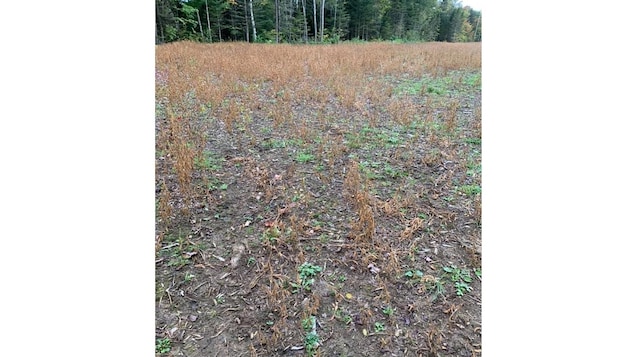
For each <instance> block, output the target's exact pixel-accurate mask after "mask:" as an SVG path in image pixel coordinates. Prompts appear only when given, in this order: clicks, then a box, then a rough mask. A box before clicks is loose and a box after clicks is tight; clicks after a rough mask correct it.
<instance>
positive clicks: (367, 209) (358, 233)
mask: <svg viewBox="0 0 635 357" xmlns="http://www.w3.org/2000/svg"><path fill="white" fill-rule="evenodd" d="M346 171H347V172H346V177H345V179H344V187H345V190H346V195H347V197H348V198H349V199H350V200H351V201H352V203H353V206H354V207H355V210H356V211H357V220H354V221H353V224H352V227H351V231H352V233H351V234H352V236H353V238H354V239H355V240H356V241H360V242H371V241H372V239H373V235H374V234H375V217H374V215H373V208H372V205H371V199H370V195H369V193H368V191H367V188H366V187H365V186H364V184H363V182H362V178H361V175H360V173H359V163H357V162H356V161H354V160H353V161H351V163H350V164H349V166H348V167H347V169H346Z"/></svg>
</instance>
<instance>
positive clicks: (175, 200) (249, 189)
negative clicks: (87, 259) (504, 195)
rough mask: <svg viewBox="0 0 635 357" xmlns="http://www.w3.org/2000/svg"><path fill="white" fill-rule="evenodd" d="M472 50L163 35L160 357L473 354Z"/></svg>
mask: <svg viewBox="0 0 635 357" xmlns="http://www.w3.org/2000/svg"><path fill="white" fill-rule="evenodd" d="M480 202H481V44H480V43H466V44H452V43H424V44H390V43H365V44H364V43H362V44H341V45H332V46H305V45H255V44H251V45H250V44H240V43H227V44H196V43H189V42H181V43H173V44H167V45H161V46H157V47H156V207H157V211H156V212H157V213H156V338H157V355H161V356H201V357H202V356H282V355H285V356H480V355H481V248H480V247H481V226H480V224H481V220H480V216H481V203H480Z"/></svg>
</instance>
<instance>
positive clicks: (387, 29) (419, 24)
mask: <svg viewBox="0 0 635 357" xmlns="http://www.w3.org/2000/svg"><path fill="white" fill-rule="evenodd" d="M155 1H156V43H157V44H160V43H166V42H173V41H180V40H191V41H200V42H221V41H247V42H268V43H282V42H286V43H310V42H317V43H336V42H339V41H342V40H363V41H372V40H403V41H447V42H479V41H481V13H480V11H475V10H473V9H471V8H470V7H463V6H462V5H461V3H460V1H457V0H155Z"/></svg>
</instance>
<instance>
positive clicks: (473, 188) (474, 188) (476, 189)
mask: <svg viewBox="0 0 635 357" xmlns="http://www.w3.org/2000/svg"><path fill="white" fill-rule="evenodd" d="M458 191H460V192H463V193H464V194H466V195H468V196H476V195H478V194H479V193H481V186H479V185H463V186H459V187H458Z"/></svg>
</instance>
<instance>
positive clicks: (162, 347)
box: [155, 338, 172, 354]
mask: <svg viewBox="0 0 635 357" xmlns="http://www.w3.org/2000/svg"><path fill="white" fill-rule="evenodd" d="M171 349H172V341H170V339H169V338H160V339H157V344H156V347H155V352H156V353H160V354H164V353H168V352H170V350H171Z"/></svg>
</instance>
